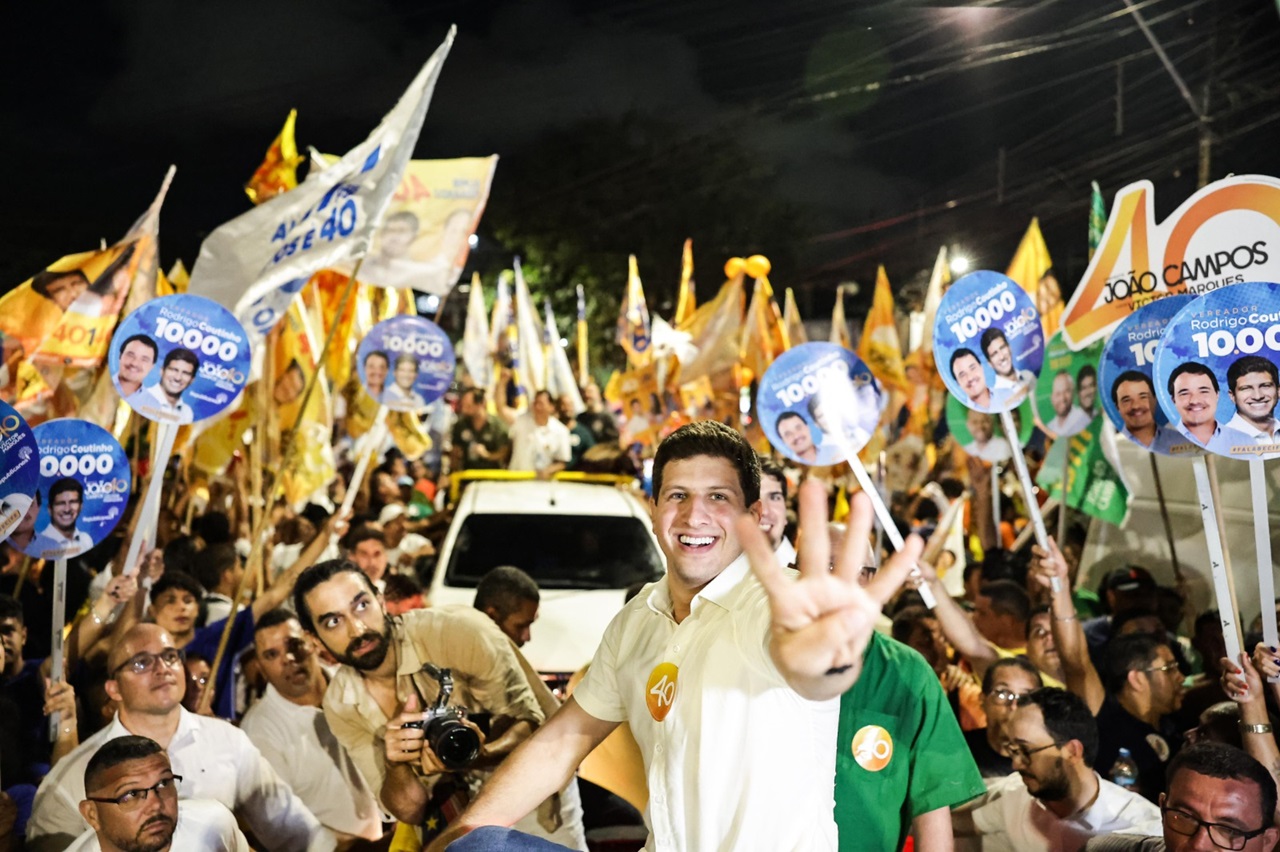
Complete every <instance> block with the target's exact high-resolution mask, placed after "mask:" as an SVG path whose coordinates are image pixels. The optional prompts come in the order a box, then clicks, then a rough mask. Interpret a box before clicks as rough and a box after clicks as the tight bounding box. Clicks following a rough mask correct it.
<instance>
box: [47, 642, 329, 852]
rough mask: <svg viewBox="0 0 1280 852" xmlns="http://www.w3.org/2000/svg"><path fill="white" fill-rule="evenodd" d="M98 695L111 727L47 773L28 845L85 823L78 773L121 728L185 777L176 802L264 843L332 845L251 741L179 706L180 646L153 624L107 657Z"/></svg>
mask: <svg viewBox="0 0 1280 852" xmlns="http://www.w3.org/2000/svg"><path fill="white" fill-rule="evenodd" d="M107 672H108V677H107V682H106V687H105V688H106V693H107V696H108V697H109V698H111V699H112V700H113V701H115V702H116V703H117V704H118V705H119V710H118V711H117V712H116V717H115V719H114V720H113V721H112V723H111V724H110V725H108V726H107V727H106V728H104V729H103V730H101V731H99V732H98V733H96V734H94V735H93V736H92V737H90V738H89V739H87V740H85V742H84V743H82V744H81V745H80V747H79V748H77V749H76V750H75V751H73V752H71V753H70V754H69V755H67V756H66V757H65V758H63V759H62V760H61V761H59V763H58V765H57V766H55V767H54V768H53V771H52V772H50V773H49V774H48V775H47V776H45V779H44V781H43V782H42V783H41V784H40V789H39V791H37V793H36V798H35V802H34V804H33V805H32V809H31V820H30V822H28V823H27V848H28V849H29V850H31V851H32V852H43V850H56V849H65V848H66V846H67V844H68V843H70V842H71V841H72V840H73V839H74V838H75V837H77V836H78V835H80V834H81V833H82V832H83V831H84V830H85V828H86V822H85V819H84V817H83V815H82V814H81V813H80V812H79V810H78V807H79V803H80V802H81V801H82V800H83V799H84V797H85V787H84V772H85V768H86V766H87V765H88V763H89V762H90V760H91V758H92V756H93V755H94V753H95V752H97V750H98V749H99V748H101V747H102V746H103V745H104V744H105V743H107V742H110V741H111V740H114V739H117V738H119V737H124V736H128V735H131V734H133V735H138V736H146V737H149V738H150V739H152V740H155V741H156V742H157V743H158V744H159V745H160V746H161V747H162V748H163V749H164V750H165V751H166V753H167V754H168V756H169V760H170V763H171V765H172V768H173V769H174V771H175V772H176V773H177V774H179V775H181V776H183V777H184V778H185V779H186V783H185V784H184V786H183V787H182V788H181V791H180V794H181V797H182V798H184V799H213V800H214V801H217V802H221V803H222V804H223V805H225V806H226V807H227V808H228V809H229V810H230V811H232V812H233V813H234V814H235V815H236V817H237V818H238V819H239V820H240V821H241V822H243V823H244V824H245V825H246V826H247V828H248V830H249V831H251V832H253V834H254V836H255V837H256V838H257V840H258V841H259V842H260V843H261V844H262V845H263V846H264V847H265V848H267V849H272V850H282V852H287V850H302V849H307V850H318V849H323V850H331V849H333V848H334V846H335V842H334V838H333V835H332V834H330V833H329V832H328V831H327V830H325V829H324V828H323V827H322V826H321V825H320V823H319V821H318V820H317V819H316V818H315V816H313V815H312V813H311V811H309V810H307V807H306V805H304V804H303V803H302V801H301V800H299V799H298V797H297V796H295V795H294V794H293V791H292V790H290V789H289V787H288V785H286V784H285V783H284V782H283V781H281V780H280V776H279V775H277V774H276V772H275V770H274V769H272V768H271V765H270V764H269V763H267V761H266V760H264V759H263V757H262V754H261V753H260V752H259V751H258V749H257V748H255V747H254V745H253V743H251V742H250V741H249V738H248V737H247V736H245V734H244V733H243V732H242V731H240V730H239V729H238V728H236V727H234V726H233V725H231V724H229V723H227V722H224V721H222V720H221V719H213V718H209V717H206V716H197V715H195V714H193V713H190V712H189V711H187V710H186V709H185V708H184V707H183V706H182V696H183V694H184V693H185V692H186V686H187V681H186V675H185V672H184V671H183V667H182V652H181V651H179V650H178V649H177V648H175V647H174V642H173V639H172V638H171V637H170V636H169V634H168V633H167V632H166V631H165V630H164V629H163V628H161V627H159V626H157V625H155V624H137V625H134V626H133V627H132V628H130V629H129V630H128V631H127V632H126V633H125V634H124V635H123V636H121V637H120V641H119V643H118V644H117V645H116V647H115V648H113V649H112V651H111V655H110V656H109V657H108V659H107Z"/></svg>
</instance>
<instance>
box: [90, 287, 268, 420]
mask: <svg viewBox="0 0 1280 852" xmlns="http://www.w3.org/2000/svg"><path fill="white" fill-rule="evenodd" d="M250 355H251V353H250V351H249V343H248V339H247V338H246V336H245V333H244V328H243V326H241V325H240V323H239V321H238V320H236V318H235V317H234V316H232V314H231V312H230V311H228V310H227V309H226V308H224V307H222V306H221V305H219V304H218V303H217V302H214V301H212V300H211V299H206V298H204V297H203V296H190V295H186V294H178V295H173V296H163V297H161V298H159V299H154V300H152V301H150V302H147V303H146V304H144V305H142V306H141V307H139V308H138V309H137V310H135V311H134V312H133V313H131V314H129V316H127V317H125V318H124V321H123V322H121V323H120V326H119V327H118V328H117V329H116V333H115V335H113V336H112V338H111V347H110V359H109V362H108V369H109V370H110V372H111V381H112V382H113V383H115V386H116V390H117V391H118V392H119V393H120V396H121V398H122V399H124V401H125V402H126V403H128V405H129V407H130V408H132V409H133V410H134V411H136V412H138V413H139V414H141V415H142V416H143V417H145V418H147V419H148V420H155V421H156V422H158V423H175V424H184V423H193V422H195V421H197V420H204V419H206V418H209V417H213V416H214V415H215V414H218V413H220V412H221V411H222V410H223V409H224V408H226V407H227V406H229V405H230V404H231V403H232V401H234V400H235V398H236V396H237V395H238V394H239V393H240V391H241V390H242V389H243V388H244V386H245V384H246V383H247V382H248V380H249V362H250Z"/></svg>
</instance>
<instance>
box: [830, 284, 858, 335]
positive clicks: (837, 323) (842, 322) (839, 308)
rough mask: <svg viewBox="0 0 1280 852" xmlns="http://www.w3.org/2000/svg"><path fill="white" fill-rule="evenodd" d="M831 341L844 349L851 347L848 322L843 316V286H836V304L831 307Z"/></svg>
mask: <svg viewBox="0 0 1280 852" xmlns="http://www.w3.org/2000/svg"><path fill="white" fill-rule="evenodd" d="M830 340H831V342H832V343H836V344H839V345H840V346H843V347H844V348H845V349H852V348H853V339H852V338H850V337H849V322H848V320H846V319H845V318H844V287H843V286H839V287H836V306H835V307H834V308H832V309H831V337H830Z"/></svg>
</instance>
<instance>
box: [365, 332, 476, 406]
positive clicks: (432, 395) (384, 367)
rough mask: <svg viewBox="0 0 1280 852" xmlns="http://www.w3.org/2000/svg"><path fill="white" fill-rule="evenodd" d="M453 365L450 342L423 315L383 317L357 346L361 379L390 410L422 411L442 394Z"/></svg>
mask: <svg viewBox="0 0 1280 852" xmlns="http://www.w3.org/2000/svg"><path fill="white" fill-rule="evenodd" d="M453 369H454V356H453V344H452V343H450V342H449V338H448V337H447V336H445V333H444V332H443V331H441V330H440V327H439V326H438V325H436V324H435V323H433V322H432V321H431V320H429V319H427V318H426V317H417V316H400V317H392V318H391V319H386V320H383V321H382V322H380V323H378V324H377V325H375V326H374V327H373V328H371V329H369V333H368V334H366V335H365V337H364V340H362V341H360V348H359V349H357V350H356V370H357V372H359V374H360V384H362V385H363V386H364V389H365V392H366V393H367V394H369V396H371V397H373V398H374V400H375V401H376V402H378V403H380V404H382V405H385V406H386V407H387V408H389V409H391V410H392V411H415V412H417V411H421V410H422V409H424V408H426V407H427V406H428V405H430V404H431V403H433V402H435V401H436V400H437V399H439V398H440V397H442V396H444V392H445V391H446V390H448V389H449V385H450V384H451V383H452V382H453Z"/></svg>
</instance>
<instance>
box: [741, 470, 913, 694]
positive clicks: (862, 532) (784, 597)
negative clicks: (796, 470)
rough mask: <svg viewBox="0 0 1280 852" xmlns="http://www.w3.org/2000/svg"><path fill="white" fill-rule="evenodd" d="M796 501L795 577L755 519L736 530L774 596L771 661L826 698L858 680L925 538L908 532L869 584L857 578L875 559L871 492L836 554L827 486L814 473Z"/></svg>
mask: <svg viewBox="0 0 1280 852" xmlns="http://www.w3.org/2000/svg"><path fill="white" fill-rule="evenodd" d="M799 501H800V530H801V535H800V546H799V549H798V552H799V560H798V562H799V566H798V567H799V569H800V576H799V577H798V578H796V577H792V576H789V575H788V574H787V573H786V572H784V571H783V569H782V568H781V567H780V566H779V565H778V560H777V557H776V556H775V555H774V552H773V549H772V548H771V547H770V546H769V542H768V540H767V539H766V538H765V536H764V533H763V532H761V530H760V526H759V524H758V523H757V522H756V521H755V520H754V519H753V518H751V516H749V515H747V516H743V517H742V518H739V519H738V521H737V527H736V529H737V533H738V536H739V540H740V541H741V542H742V546H743V550H744V551H745V552H746V554H747V558H748V560H749V561H750V563H751V570H752V571H753V572H754V573H755V575H756V577H757V578H758V579H759V580H760V583H761V585H763V586H764V588H765V592H766V593H767V594H768V595H769V608H770V610H771V615H772V621H773V635H772V637H771V639H770V642H769V652H770V654H771V655H772V657H773V661H774V664H775V665H777V667H778V670H779V671H780V672H782V675H783V677H785V678H786V680H787V682H788V683H789V684H790V685H791V687H792V688H793V689H795V690H796V691H797V692H798V693H800V694H801V695H803V696H804V697H805V698H809V699H812V700H823V699H827V698H834V697H836V696H838V695H841V694H842V693H844V692H845V691H846V690H848V688H849V687H851V686H852V685H853V683H854V681H856V680H857V679H858V674H859V673H860V672H861V669H862V655H863V653H864V652H865V651H866V648H867V643H868V642H869V641H870V640H871V632H872V630H873V629H874V626H875V622H876V619H877V618H878V617H879V615H880V608H881V607H882V606H883V605H884V604H885V602H886V601H888V600H889V598H890V597H891V596H892V595H893V593H894V592H895V591H896V590H897V589H898V587H899V586H901V585H902V582H903V580H904V579H906V576H907V574H908V572H910V570H911V569H912V567H914V566H915V564H916V561H917V560H918V559H919V557H920V553H921V552H922V551H923V549H924V542H923V541H922V540H921V539H920V537H919V536H915V535H913V536H910V537H909V538H908V539H907V541H906V546H905V547H904V549H903V551H902V552H901V553H897V554H894V556H892V557H891V558H890V559H888V560H887V561H886V562H885V564H884V566H883V568H881V569H880V570H879V571H878V572H877V573H876V576H875V577H874V578H873V579H872V580H871V581H870V582H868V583H867V584H866V586H865V587H864V586H863V585H862V584H861V583H860V582H859V575H860V574H861V573H862V569H863V567H864V566H867V565H870V564H871V561H870V559H869V555H870V554H869V553H868V551H869V549H870V546H869V540H870V534H871V523H872V517H873V511H872V508H871V502H870V500H869V499H868V498H867V496H866V495H865V494H857V495H854V497H853V499H852V500H851V501H850V513H849V521H848V532H847V533H846V535H845V537H844V542H843V544H842V546H841V547H840V552H839V553H838V554H836V555H835V557H834V558H833V557H832V553H831V541H830V538H829V537H828V535H827V497H826V491H825V488H824V486H823V485H822V483H821V482H819V481H818V480H816V479H812V478H811V479H808V480H806V481H805V482H804V483H802V484H801V486H800V492H799Z"/></svg>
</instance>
